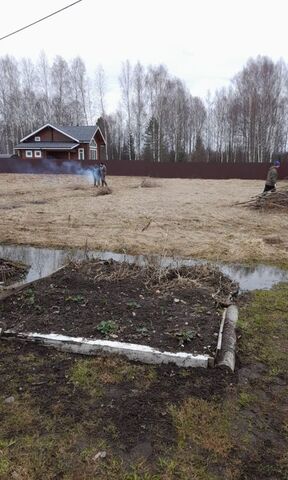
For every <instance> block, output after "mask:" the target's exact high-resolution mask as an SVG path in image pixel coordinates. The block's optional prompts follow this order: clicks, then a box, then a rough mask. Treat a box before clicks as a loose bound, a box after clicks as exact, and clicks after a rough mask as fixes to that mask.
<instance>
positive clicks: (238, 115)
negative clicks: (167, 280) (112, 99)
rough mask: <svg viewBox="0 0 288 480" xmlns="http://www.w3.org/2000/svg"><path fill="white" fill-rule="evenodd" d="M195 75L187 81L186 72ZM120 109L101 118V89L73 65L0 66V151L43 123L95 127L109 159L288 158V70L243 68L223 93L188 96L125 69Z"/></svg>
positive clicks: (143, 70)
mask: <svg viewBox="0 0 288 480" xmlns="http://www.w3.org/2000/svg"><path fill="white" fill-rule="evenodd" d="M191 75H193V71H191ZM119 82H120V89H121V94H122V96H121V101H120V103H119V107H118V109H117V111H115V113H113V114H109V115H108V113H107V111H106V99H107V89H108V86H109V85H108V79H107V77H106V75H105V72H104V70H103V68H102V67H101V66H98V67H97V69H96V72H95V76H94V78H90V77H89V76H88V74H87V71H86V67H85V64H84V62H83V60H82V59H81V58H80V57H76V58H74V59H72V61H70V62H69V63H68V62H67V61H66V60H65V59H64V58H62V57H61V56H57V57H56V58H55V59H54V61H53V63H52V64H49V62H48V60H47V57H46V56H45V54H44V53H42V54H41V55H40V57H39V60H38V61H37V62H35V63H33V62H32V61H31V60H30V59H26V58H25V59H22V60H20V61H17V60H16V59H15V58H13V57H11V56H3V57H0V151H1V152H2V153H7V152H10V153H12V152H13V147H14V145H16V144H17V143H18V142H19V140H20V139H21V138H22V137H24V136H25V135H27V134H28V133H29V132H31V131H33V130H35V129H37V128H38V127H40V126H42V125H43V124H45V123H53V124H55V125H93V124H96V122H97V123H98V124H99V125H100V127H101V129H102V131H103V133H104V135H105V136H106V138H107V149H106V154H107V159H108V160H109V159H111V160H121V159H126V160H127V159H129V160H135V161H137V160H148V161H153V162H193V161H203V162H207V161H214V162H257V163H262V162H269V161H271V160H272V159H273V158H274V157H275V156H277V157H280V156H283V154H285V153H286V151H287V140H288V137H287V135H288V66H287V64H285V63H284V61H282V60H279V61H278V62H273V61H272V60H271V59H270V58H268V57H262V56H259V57H257V58H256V59H249V60H248V62H247V64H246V65H245V67H244V68H243V69H242V70H241V71H240V72H239V73H237V74H236V75H235V77H234V78H233V79H232V80H231V82H230V85H229V86H228V87H225V88H222V89H220V90H218V91H216V92H215V94H214V95H213V96H211V95H210V94H207V97H206V98H205V99H201V98H199V97H196V96H193V95H191V93H190V91H189V90H188V88H187V87H186V86H185V83H184V82H183V81H182V80H181V79H179V78H177V77H174V76H172V75H170V73H169V72H168V70H167V68H166V67H165V66H163V65H158V66H148V67H145V66H143V65H141V64H140V63H137V64H136V65H131V63H130V62H129V61H128V60H127V61H126V62H123V63H122V68H121V72H120V75H119Z"/></svg>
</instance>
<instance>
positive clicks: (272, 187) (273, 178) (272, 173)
mask: <svg viewBox="0 0 288 480" xmlns="http://www.w3.org/2000/svg"><path fill="white" fill-rule="evenodd" d="M279 167H280V162H279V160H276V161H275V162H274V165H272V167H270V168H269V170H268V174H267V178H266V182H265V187H264V190H263V193H264V192H270V191H271V192H276V182H277V179H278V168H279Z"/></svg>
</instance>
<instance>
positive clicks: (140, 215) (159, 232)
mask: <svg viewBox="0 0 288 480" xmlns="http://www.w3.org/2000/svg"><path fill="white" fill-rule="evenodd" d="M149 181H150V180H149ZM153 181H154V180H153ZM155 181H156V183H157V185H159V187H161V188H132V187H135V185H136V186H139V185H140V184H141V180H140V179H139V178H135V177H129V178H125V177H108V185H109V188H111V189H112V190H113V191H112V194H111V195H99V196H98V195H96V193H97V189H96V188H94V187H93V184H92V183H89V179H88V178H86V177H79V176H76V175H18V174H2V175H0V187H1V196H0V219H1V222H0V242H1V243H19V244H31V245H35V246H37V245H38V246H51V247H56V246H58V247H78V248H84V247H85V246H87V247H88V248H89V249H91V250H108V251H115V252H126V253H131V254H150V253H156V254H160V255H164V254H165V255H169V256H180V257H189V258H190V257H194V258H204V259H209V260H225V261H233V262H238V261H239V262H245V261H246V262H247V261H248V262H251V261H260V262H262V263H265V262H266V261H268V262H270V261H271V258H273V262H274V263H279V264H283V263H286V264H287V263H288V236H287V234H286V232H287V230H288V216H287V215H283V213H282V211H280V210H281V209H280V210H279V209H273V210H271V212H269V218H267V213H266V211H262V210H261V209H260V210H259V209H258V210H251V209H247V208H242V207H241V206H236V205H235V203H236V202H246V201H247V200H249V199H250V198H251V197H252V196H255V195H257V193H260V192H261V191H262V190H263V185H264V180H263V182H261V181H258V180H257V181H256V180H255V181H254V180H237V179H231V180H201V179H190V180H189V179H187V180H185V179H156V180H155ZM146 182H148V180H147V181H146V180H145V183H146ZM278 184H279V189H280V188H282V187H281V185H282V186H283V187H284V186H285V185H287V182H285V181H281V182H278ZM275 235H279V237H281V238H280V240H281V243H279V245H278V246H277V249H275V246H273V245H271V244H270V243H269V241H268V242H267V241H266V239H267V238H270V237H272V236H275Z"/></svg>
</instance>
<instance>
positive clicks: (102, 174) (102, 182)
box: [100, 162, 108, 187]
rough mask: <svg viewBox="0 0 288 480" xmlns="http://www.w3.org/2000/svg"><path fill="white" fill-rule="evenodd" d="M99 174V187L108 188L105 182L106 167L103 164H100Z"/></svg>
mask: <svg viewBox="0 0 288 480" xmlns="http://www.w3.org/2000/svg"><path fill="white" fill-rule="evenodd" d="M100 173H101V185H102V187H104V185H105V187H108V185H107V182H106V173H107V167H106V165H105V163H102V162H101V163H100Z"/></svg>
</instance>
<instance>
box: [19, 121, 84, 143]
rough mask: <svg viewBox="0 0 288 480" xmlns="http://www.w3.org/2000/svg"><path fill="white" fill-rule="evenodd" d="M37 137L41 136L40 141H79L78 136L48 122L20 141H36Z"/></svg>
mask: <svg viewBox="0 0 288 480" xmlns="http://www.w3.org/2000/svg"><path fill="white" fill-rule="evenodd" d="M35 137H36V138H37V137H40V140H38V141H41V142H69V141H70V142H72V141H73V142H79V140H78V138H75V137H73V136H71V135H69V133H67V132H63V130H61V129H59V128H58V127H55V126H54V125H51V124H50V123H47V124H46V125H43V127H41V128H38V129H37V130H35V131H34V132H32V133H30V134H29V135H27V136H26V137H24V138H22V139H21V140H20V143H25V142H29V143H31V142H35Z"/></svg>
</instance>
